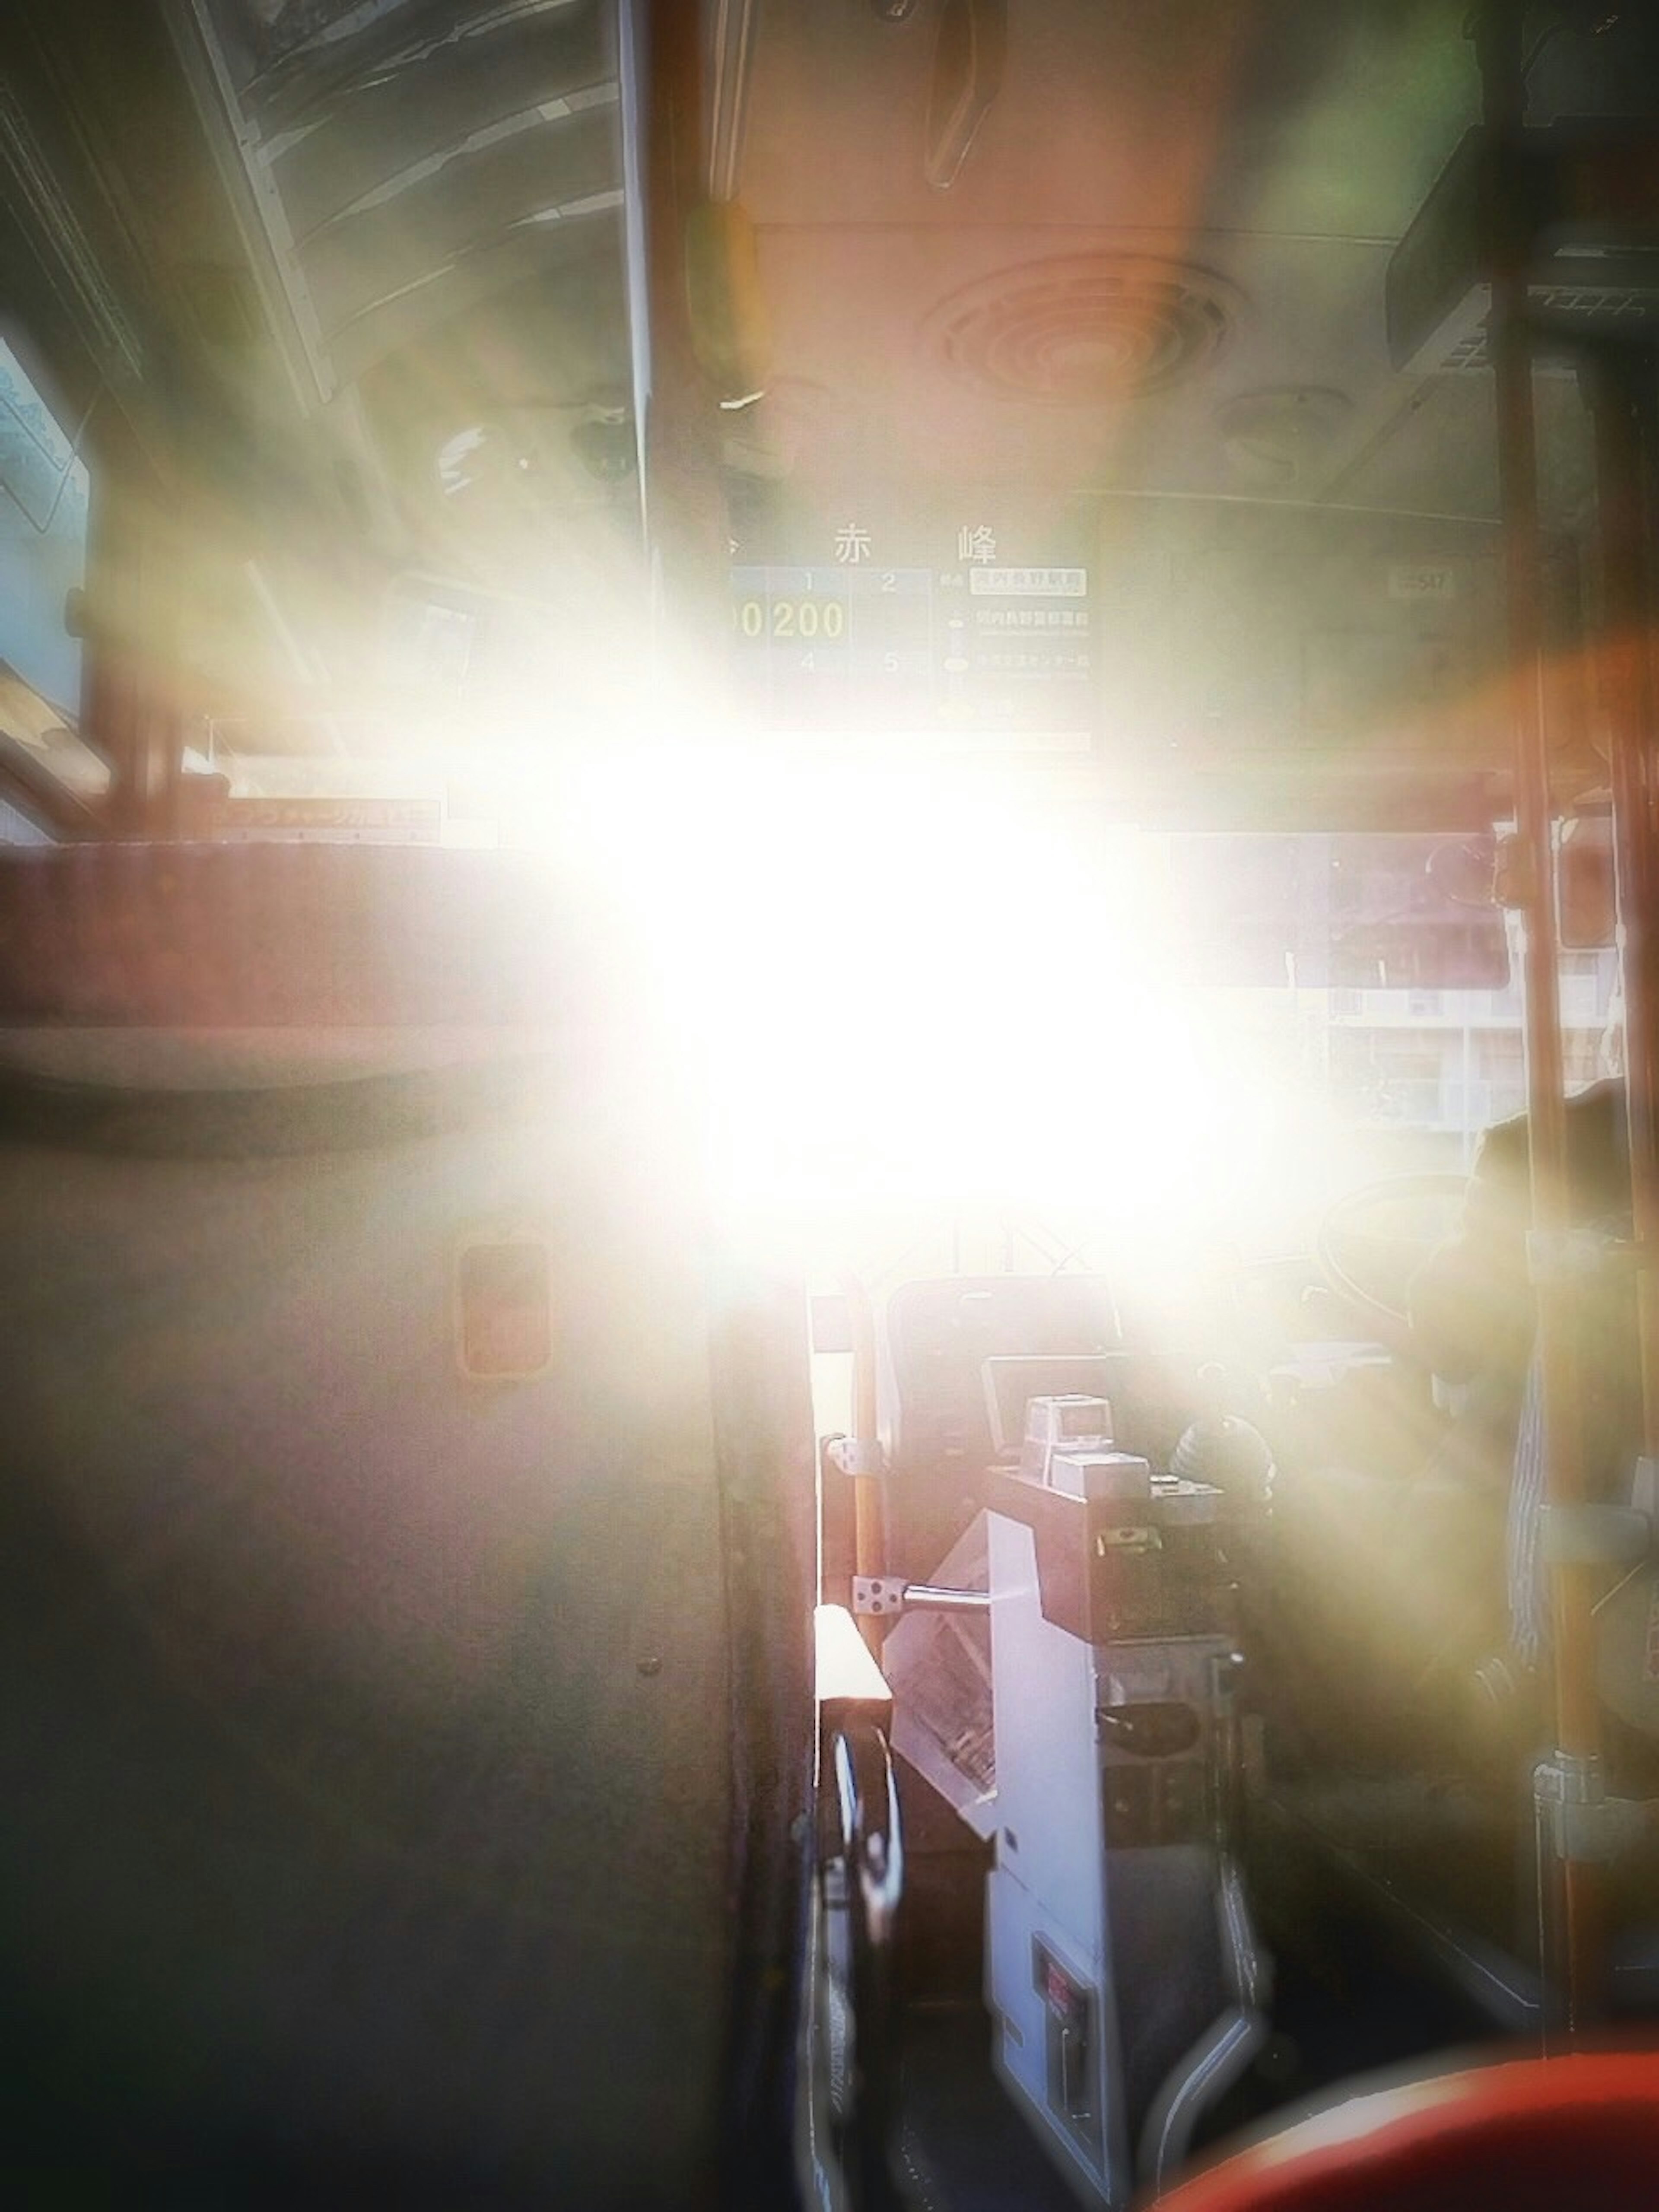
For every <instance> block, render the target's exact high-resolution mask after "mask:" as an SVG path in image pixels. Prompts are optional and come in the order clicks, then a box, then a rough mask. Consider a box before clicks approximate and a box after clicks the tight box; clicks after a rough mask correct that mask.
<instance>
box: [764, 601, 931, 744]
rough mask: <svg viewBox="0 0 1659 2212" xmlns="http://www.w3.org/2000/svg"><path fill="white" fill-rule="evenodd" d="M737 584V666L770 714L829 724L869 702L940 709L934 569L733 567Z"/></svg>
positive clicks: (918, 711) (900, 708)
mask: <svg viewBox="0 0 1659 2212" xmlns="http://www.w3.org/2000/svg"><path fill="white" fill-rule="evenodd" d="M732 625H733V636H734V641H735V645H736V650H737V655H738V670H739V672H740V674H741V676H742V678H743V680H744V687H745V689H746V690H748V691H749V693H750V696H751V697H752V698H753V699H754V701H755V703H756V705H757V707H761V708H764V709H765V710H766V711H767V712H768V713H769V714H770V715H773V716H775V717H776V718H779V719H781V720H787V721H789V722H802V721H805V722H818V721H826V722H830V721H834V720H836V719H838V718H840V717H843V716H845V715H846V714H848V713H849V712H850V711H853V710H854V709H855V708H857V707H858V705H859V703H860V701H861V700H864V699H878V700H879V702H880V703H881V706H882V708H883V711H884V712H891V711H895V710H897V711H902V712H907V713H915V714H926V713H927V711H928V709H929V708H931V707H932V705H933V691H934V673H935V668H936V665H937V658H936V655H937V647H936V643H935V637H934V577H933V572H932V571H931V570H930V569H927V568H877V567H876V566H875V565H874V564H873V563H872V564H870V565H869V566H867V567H866V566H856V567H854V566H847V567H831V568H734V569H733V570H732Z"/></svg>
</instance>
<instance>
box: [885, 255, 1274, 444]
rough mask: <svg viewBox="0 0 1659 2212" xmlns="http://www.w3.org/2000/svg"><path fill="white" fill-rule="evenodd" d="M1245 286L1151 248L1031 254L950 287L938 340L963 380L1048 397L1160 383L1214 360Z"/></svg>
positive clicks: (1077, 397) (1120, 395)
mask: <svg viewBox="0 0 1659 2212" xmlns="http://www.w3.org/2000/svg"><path fill="white" fill-rule="evenodd" d="M1238 309H1239V296H1238V295H1237V292H1236V291H1235V290H1234V289H1233V287H1232V286H1231V284H1228V283H1225V281H1224V280H1223V279H1222V278H1221V277H1219V276H1213V275H1212V274H1211V272H1210V271H1209V270H1206V269H1194V268H1191V267H1189V266H1188V265H1187V264H1185V263H1182V262H1177V261H1163V260H1158V259H1157V258H1154V257H1152V256H1151V255H1145V254H1107V253H1099V254H1071V255H1067V256H1066V257H1064V258H1060V259H1057V260H1053V261H1034V262H1025V263H1023V264H1021V265H1020V266H1019V267H1018V268H1015V269H1003V270H997V271H995V272H994V274H992V275H990V276H982V277H981V278H979V279H978V280H977V281H976V282H975V283H972V284H969V285H967V286H965V287H964V288H963V289H962V290H961V291H959V292H955V293H952V294H951V297H950V298H949V299H947V300H945V301H941V303H940V304H939V307H936V308H935V309H934V310H933V313H932V315H930V316H929V318H928V319H927V325H926V330H925V337H926V343H927V349H928V351H929V352H930V354H931V355H932V356H933V358H934V359H935V360H936V361H937V362H939V365H940V367H941V368H944V370H945V373H946V374H948V375H949V376H951V377H952V378H953V379H955V380H957V382H958V383H962V384H967V385H971V386H974V387H975V389H976V390H978V391H981V392H991V393H993V394H994V396H995V397H997V398H1000V399H1018V400H1025V401H1027V402H1034V403H1036V404H1038V405H1042V406H1050V407H1092V406H1098V405H1100V404H1102V403H1103V402H1108V401H1121V400H1124V399H1133V398H1140V397H1141V396H1142V395H1143V394H1145V393H1148V392H1162V391H1164V390H1166V389H1167V388H1168V386H1170V385H1172V384H1177V383H1179V382H1180V381H1181V380H1182V378H1184V377H1188V376H1191V375H1192V374H1194V373H1195V372H1196V371H1197V370H1198V369H1200V368H1202V367H1203V366H1204V364H1205V363H1206V362H1209V361H1212V360H1213V359H1214V358H1215V356H1217V354H1218V353H1219V352H1220V350H1221V349H1222V347H1223V346H1224V345H1225V343H1226V342H1227V339H1228V337H1229V336H1230V335H1231V331H1232V329H1233V326H1234V325H1235V323H1236V322H1237V318H1238Z"/></svg>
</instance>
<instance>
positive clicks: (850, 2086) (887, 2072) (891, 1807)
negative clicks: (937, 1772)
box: [820, 1706, 904, 2212]
mask: <svg viewBox="0 0 1659 2212" xmlns="http://www.w3.org/2000/svg"><path fill="white" fill-rule="evenodd" d="M825 1736H826V1741H825V1744H824V1753H825V1756H824V1761H823V1771H822V1773H821V1777H820V1792H821V1799H820V1802H821V1804H822V1806H823V1811H824V1816H825V1822H826V1829H827V1832H826V1833H825V1835H824V1836H823V1852H824V1857H825V1860H826V1862H827V1863H829V1864H831V1865H836V1866H839V1868H840V1869H841V1873H842V1892H843V1900H842V1901H843V1902H844V1905H845V1908H846V1911H847V1914H848V1931H847V1932H848V1948H847V1957H848V1984H847V1987H846V1988H845V1990H844V1991H843V1993H842V1994H843V1996H844V1998H845V2002H846V2008H847V2015H848V2026H849V2029H850V2045H851V2049H850V2064H849V2065H848V2080H847V2086H846V2091H845V2094H844V2098H843V2102H842V2112H841V2113H840V2115H839V2116H838V2118H839V2125H838V2128H837V2131H836V2132H837V2147H838V2148H839V2151H840V2154H841V2161H842V2175H843V2179H844V2180H845V2183H846V2185H847V2191H848V2205H849V2208H850V2212H898V2208H899V2207H900V2206H901V2204H902V2197H901V2196H900V2194H899V2191H898V2188H897V2185H896V2183H895V2181H894V2179H893V2162H892V2146H893V2142H894V2140H895V2131H896V2113H897V2095H896V2089H897V2083H898V2078H899V2064H900V2040H899V2025H898V1989H897V1959H896V1942H897V1926H898V1913H899V1907H900V1905H901V1904H902V1899H903V1895H904V1843H903V1834H902V1824H901V1820H900V1814H899V1802H898V1779H897V1776H896V1773H895V1771H894V1766H893V1754H892V1750H891V1747H890V1744H889V1742H888V1738H887V1730H886V1728H885V1727H884V1724H883V1723H882V1722H881V1721H880V1720H879V1719H878V1718H877V1717H876V1715H875V1713H874V1711H872V1710H871V1709H869V1708H867V1707H863V1706H852V1707H843V1708H842V1709H841V1711H840V1712H839V1714H838V1715H837V1716H836V1717H834V1718H827V1720H826V1729H825ZM825 1784H828V1786H827V1787H826V1786H825Z"/></svg>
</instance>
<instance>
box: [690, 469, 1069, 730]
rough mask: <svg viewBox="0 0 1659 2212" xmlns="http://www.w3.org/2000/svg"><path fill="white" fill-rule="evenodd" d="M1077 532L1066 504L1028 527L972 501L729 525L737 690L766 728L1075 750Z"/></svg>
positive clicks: (755, 717)
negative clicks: (900, 521) (925, 510)
mask: <svg viewBox="0 0 1659 2212" xmlns="http://www.w3.org/2000/svg"><path fill="white" fill-rule="evenodd" d="M1082 537H1083V533H1082V532H1081V530H1080V529H1079V526H1078V525H1077V524H1076V523H1075V522H1074V521H1068V519H1067V518H1066V517H1061V518H1060V526H1058V527H1056V526H1055V524H1054V520H1052V519H1050V520H1049V521H1048V524H1047V525H1046V526H1044V527H1043V528H1042V531H1041V532H1039V530H1037V529H1036V528H1034V527H1033V526H1030V525H1029V524H1028V525H1025V526H1019V525H1011V524H1010V523H1009V522H1007V521H1006V520H988V519H987V518H986V516H985V515H984V514H983V513H976V512H975V511H974V510H973V509H972V508H971V507H965V508H964V511H963V513H962V514H961V516H960V517H959V518H957V520H955V521H954V522H951V523H939V522H935V523H933V525H932V526H924V527H922V528H917V527H915V526H914V525H912V526H908V527H897V526H890V525H887V526H884V524H883V523H882V522H881V521H880V520H878V519H877V518H874V517H872V518H871V519H869V520H866V519H864V518H863V517H862V516H860V514H858V513H849V514H848V515H846V516H845V517H843V518H841V519H835V518H831V519H829V520H817V522H815V523H804V522H802V521H800V520H799V519H796V520H794V521H793V526H792V527H789V528H787V529H784V528H781V527H780V526H778V523H777V520H776V519H775V518H772V519H769V526H768V525H767V524H763V526H761V527H759V528H756V529H751V530H750V531H749V532H746V533H745V535H744V538H739V539H738V545H737V557H736V558H735V559H734V562H733V565H732V571H731V586H732V654H733V666H734V676H735V679H736V687H735V688H736V690H737V692H738V697H739V699H740V701H741V702H743V703H744V705H746V707H747V708H748V709H749V711H750V714H751V716H752V717H753V719H754V720H756V721H757V723H759V724H761V725H762V726H765V727H768V728H769V729H773V730H777V731H799V732H819V733H822V734H823V735H824V736H826V737H834V736H835V735H836V734H837V733H842V732H847V733H853V734H859V735H870V736H875V737H878V738H881V737H885V736H891V737H893V738H899V737H901V736H908V737H913V738H921V739H926V740H932V741H933V742H935V743H942V744H945V746H947V747H950V746H955V745H958V744H959V745H962V746H964V747H967V748H970V749H972V750H987V749H989V750H995V749H997V747H998V745H999V744H1006V746H1008V747H1009V748H1010V749H1013V750H1036V751H1064V752H1078V751H1084V750H1087V749H1088V746H1089V744H1090V742H1091V733H1092V731H1093V727H1094V720H1095V715H1094V702H1095V668H1094V653H1093V639H1092V631H1091V606H1090V599H1089V583H1090V569H1089V564H1088V562H1087V560H1086V558H1085V557H1082V556H1083V555H1084V554H1085V550H1086V548H1085V544H1083V543H1082V542H1080V541H1081V539H1082ZM1040 538H1046V539H1047V540H1048V542H1046V543H1043V542H1039V540H1040ZM815 540H816V542H814V541H815ZM799 553H805V554H808V555H810V556H811V557H808V558H804V559H803V558H790V557H787V556H788V555H790V554H799ZM757 556H764V557H757Z"/></svg>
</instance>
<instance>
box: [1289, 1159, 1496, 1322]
mask: <svg viewBox="0 0 1659 2212" xmlns="http://www.w3.org/2000/svg"><path fill="white" fill-rule="evenodd" d="M1467 1191H1468V1176H1465V1175H1450V1174H1444V1173H1442V1174H1436V1175H1405V1176H1387V1177H1385V1178H1384V1179H1383V1181H1381V1182H1368V1183H1363V1184H1362V1185H1361V1186H1360V1188H1358V1190H1356V1191H1351V1192H1350V1193H1349V1194H1348V1195H1347V1197H1346V1198H1340V1199H1338V1200H1337V1201H1336V1203H1335V1204H1334V1206H1327V1208H1326V1209H1325V1212H1324V1214H1323V1216H1322V1219H1321V1221H1320V1224H1319V1227H1318V1230H1317V1231H1316V1234H1315V1237H1314V1255H1315V1257H1316V1260H1317V1261H1318V1262H1319V1270H1320V1273H1321V1274H1322V1275H1323V1277H1324V1279H1325V1281H1326V1283H1327V1284H1328V1286H1329V1288H1330V1289H1331V1290H1332V1291H1334V1294H1335V1295H1336V1296H1337V1297H1339V1298H1340V1299H1341V1301H1342V1303H1343V1304H1345V1305H1346V1306H1351V1307H1352V1308H1353V1309H1354V1310H1355V1311H1356V1312H1358V1313H1359V1314H1361V1315H1363V1316H1364V1318H1365V1320H1366V1322H1368V1323H1369V1324H1370V1327H1371V1328H1373V1329H1375V1331H1376V1334H1377V1335H1378V1336H1379V1338H1381V1340H1383V1343H1385V1344H1387V1345H1389V1346H1390V1347H1391V1348H1399V1347H1403V1346H1405V1345H1406V1344H1407V1343H1408V1341H1409V1340H1410V1335H1411V1320H1410V1316H1409V1315H1408V1314H1407V1310H1406V1297H1407V1285H1409V1283H1410V1280H1411V1278H1412V1276H1413V1275H1414V1274H1415V1273H1416V1272H1417V1270H1418V1268H1419V1267H1420V1266H1421V1265H1422V1263H1423V1261H1425V1260H1426V1259H1427V1258H1428V1256H1429V1254H1430V1253H1431V1251H1433V1249H1435V1247H1436V1245H1437V1244H1438V1243H1439V1242H1440V1240H1441V1238H1442V1237H1443V1236H1444V1235H1445V1233H1446V1231H1447V1230H1448V1229H1449V1227H1450V1225H1451V1222H1450V1217H1451V1213H1452V1209H1453V1207H1454V1206H1455V1205H1458V1204H1461V1202H1462V1199H1463V1196H1464V1194H1465V1193H1466V1192H1467ZM1383 1207H1392V1208H1393V1209H1395V1212H1396V1214H1397V1215H1399V1216H1401V1217H1403V1218H1404V1219H1405V1221H1406V1222H1407V1227H1406V1228H1405V1229H1404V1230H1403V1231H1402V1230H1401V1228H1398V1227H1396V1228H1395V1229H1394V1230H1393V1231H1391V1232H1389V1231H1385V1232H1377V1231H1372V1232H1371V1233H1370V1235H1369V1236H1367V1235H1364V1234H1362V1233H1361V1232H1360V1231H1358V1230H1357V1229H1356V1228H1355V1226H1354V1224H1355V1222H1356V1220H1357V1219H1358V1218H1359V1217H1360V1216H1362V1215H1364V1214H1367V1213H1374V1212H1378V1211H1380V1210H1381V1209H1382V1208H1383ZM1432 1208H1438V1209H1439V1211H1440V1213H1441V1215H1442V1217H1443V1218H1442V1219H1441V1220H1440V1222H1439V1225H1438V1226H1435V1225H1434V1224H1433V1220H1432V1214H1431V1209H1432ZM1413 1216H1414V1217H1415V1224H1414V1225H1412V1224H1413ZM1345 1247H1346V1248H1347V1249H1346V1251H1345V1249H1344V1248H1345ZM1356 1247H1358V1248H1365V1249H1367V1251H1368V1256H1367V1258H1366V1260H1365V1261H1364V1270H1363V1272H1362V1273H1359V1274H1356V1273H1355V1272H1354V1259H1355V1248H1356ZM1366 1274H1370V1275H1371V1277H1372V1279H1371V1280H1370V1281H1369V1282H1368V1281H1367V1280H1365V1279H1364V1277H1365V1275H1366ZM1379 1278H1380V1279H1379Z"/></svg>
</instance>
